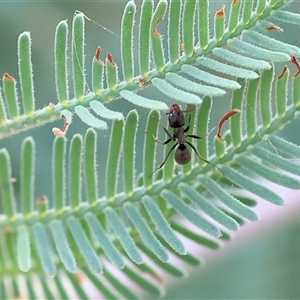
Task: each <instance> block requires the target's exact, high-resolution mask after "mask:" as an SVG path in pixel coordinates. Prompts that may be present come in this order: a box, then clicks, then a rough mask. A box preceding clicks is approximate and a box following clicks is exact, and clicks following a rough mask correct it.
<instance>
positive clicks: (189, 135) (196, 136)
mask: <svg viewBox="0 0 300 300" xmlns="http://www.w3.org/2000/svg"><path fill="white" fill-rule="evenodd" d="M216 127H217V126H215V127H213V128H212V129H211V130H210V131H209V132H208V133H207V134H206V135H205V136H202V137H201V136H199V135H194V134H187V135H186V137H190V138H194V139H199V140H201V139H203V138H205V137H207V136H208V135H210V134H211V132H212V131H213V130H214V129H216Z"/></svg>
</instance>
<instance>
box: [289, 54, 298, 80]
mask: <svg viewBox="0 0 300 300" xmlns="http://www.w3.org/2000/svg"><path fill="white" fill-rule="evenodd" d="M291 61H292V63H293V64H294V65H296V67H297V69H298V72H297V73H296V74H295V75H294V77H297V76H298V75H299V74H300V64H299V61H298V59H297V57H296V56H291Z"/></svg>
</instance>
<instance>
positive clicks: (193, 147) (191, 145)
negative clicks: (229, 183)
mask: <svg viewBox="0 0 300 300" xmlns="http://www.w3.org/2000/svg"><path fill="white" fill-rule="evenodd" d="M186 143H187V144H188V145H189V146H190V147H191V148H192V149H193V150H194V151H195V153H196V154H197V156H198V157H199V158H200V159H201V160H202V161H205V162H206V163H207V164H209V165H212V166H214V167H215V168H217V169H218V170H219V171H220V172H221V173H222V175H223V176H225V175H224V173H223V172H222V171H221V169H220V168H219V167H218V166H217V165H215V164H213V163H211V162H209V161H208V160H206V159H205V158H203V157H201V156H200V154H199V152H198V151H197V149H196V148H195V146H194V145H193V144H191V143H190V142H188V141H187V142H186Z"/></svg>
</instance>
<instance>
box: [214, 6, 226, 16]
mask: <svg viewBox="0 0 300 300" xmlns="http://www.w3.org/2000/svg"><path fill="white" fill-rule="evenodd" d="M224 15H225V5H223V6H222V8H221V9H220V10H217V11H216V17H217V18H221V17H224Z"/></svg>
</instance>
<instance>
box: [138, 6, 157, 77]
mask: <svg viewBox="0 0 300 300" xmlns="http://www.w3.org/2000/svg"><path fill="white" fill-rule="evenodd" d="M153 5H154V2H153V0H145V1H143V2H142V5H141V14H140V26H139V39H138V41H139V42H138V51H139V71H140V74H141V75H142V77H144V78H146V77H148V74H149V70H150V30H151V27H150V24H151V18H152V13H153Z"/></svg>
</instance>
